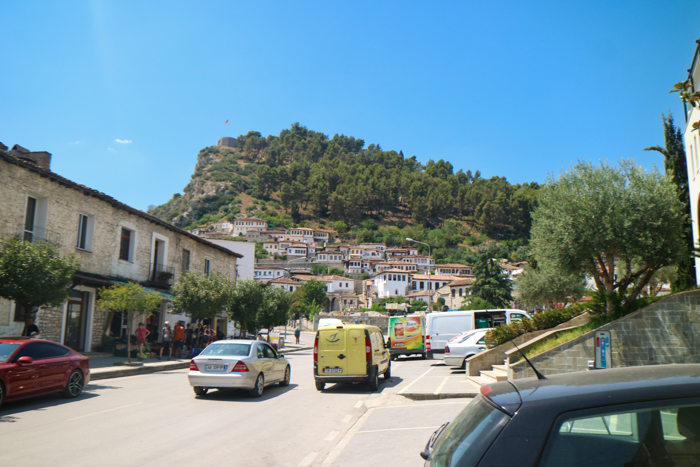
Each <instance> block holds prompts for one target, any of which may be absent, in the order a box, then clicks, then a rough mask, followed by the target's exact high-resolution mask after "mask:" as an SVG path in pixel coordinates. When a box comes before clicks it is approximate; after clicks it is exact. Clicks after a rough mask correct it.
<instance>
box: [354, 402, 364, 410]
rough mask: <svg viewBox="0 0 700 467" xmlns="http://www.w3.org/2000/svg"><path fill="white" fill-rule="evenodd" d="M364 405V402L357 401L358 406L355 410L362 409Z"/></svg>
mask: <svg viewBox="0 0 700 467" xmlns="http://www.w3.org/2000/svg"><path fill="white" fill-rule="evenodd" d="M362 404H364V402H362V401H357V404H355V408H356V409H359V408H360V407H362Z"/></svg>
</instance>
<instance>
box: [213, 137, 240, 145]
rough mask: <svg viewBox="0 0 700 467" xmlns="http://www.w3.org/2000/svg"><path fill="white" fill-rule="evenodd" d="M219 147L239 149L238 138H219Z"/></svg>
mask: <svg viewBox="0 0 700 467" xmlns="http://www.w3.org/2000/svg"><path fill="white" fill-rule="evenodd" d="M217 146H223V147H226V148H237V147H238V140H237V139H236V138H231V137H230V136H224V137H222V138H219V141H218V142H217Z"/></svg>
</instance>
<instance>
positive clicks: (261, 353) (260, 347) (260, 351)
mask: <svg viewBox="0 0 700 467" xmlns="http://www.w3.org/2000/svg"><path fill="white" fill-rule="evenodd" d="M258 358H266V357H265V351H264V350H263V345H262V344H258Z"/></svg>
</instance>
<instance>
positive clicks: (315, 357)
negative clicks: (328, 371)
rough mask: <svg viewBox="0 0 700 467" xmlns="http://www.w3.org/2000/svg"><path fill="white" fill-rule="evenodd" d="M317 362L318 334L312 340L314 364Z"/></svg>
mask: <svg viewBox="0 0 700 467" xmlns="http://www.w3.org/2000/svg"><path fill="white" fill-rule="evenodd" d="M316 362H318V334H317V335H316V339H314V363H316Z"/></svg>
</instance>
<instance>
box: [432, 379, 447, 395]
mask: <svg viewBox="0 0 700 467" xmlns="http://www.w3.org/2000/svg"><path fill="white" fill-rule="evenodd" d="M448 379H450V377H449V376H445V379H443V380H442V383H440V386H438V388H437V389H436V390H435V392H434V393H433V395H435V396H437V395H438V394H440V391H442V388H444V387H445V384H447V380H448Z"/></svg>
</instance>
